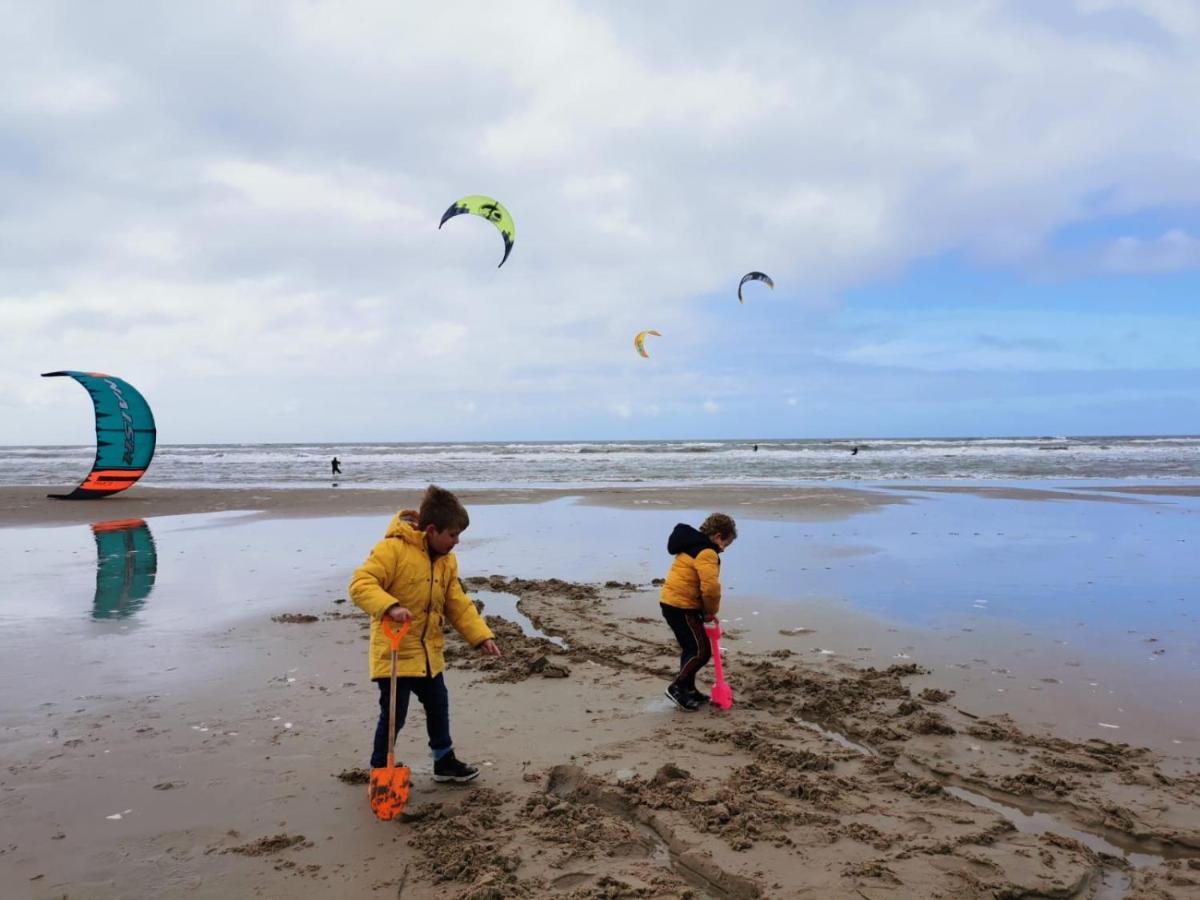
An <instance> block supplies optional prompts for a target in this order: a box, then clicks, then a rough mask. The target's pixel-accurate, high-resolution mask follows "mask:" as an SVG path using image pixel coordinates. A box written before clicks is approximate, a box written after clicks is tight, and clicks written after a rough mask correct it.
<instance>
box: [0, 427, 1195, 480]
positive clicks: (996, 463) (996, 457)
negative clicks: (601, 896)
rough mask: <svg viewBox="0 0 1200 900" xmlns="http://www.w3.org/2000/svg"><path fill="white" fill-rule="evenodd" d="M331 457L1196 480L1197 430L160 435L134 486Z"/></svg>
mask: <svg viewBox="0 0 1200 900" xmlns="http://www.w3.org/2000/svg"><path fill="white" fill-rule="evenodd" d="M755 446H757V448H758V449H757V450H755V449H754V448H755ZM855 447H857V448H858V453H856V454H855V453H853V450H854V448H855ZM94 452H95V451H94V448H93V447H86V446H73V447H20V446H12V447H0V485H23V484H45V485H54V484H63V485H66V484H68V483H70V482H72V481H73V480H75V481H78V480H79V479H80V478H82V476H83V475H84V474H86V473H87V471H88V469H89V466H90V464H91V461H92V458H93V455H94ZM335 455H336V456H337V457H338V459H339V460H340V462H341V467H342V475H341V476H340V477H339V478H338V479H337V480H338V482H339V483H341V484H346V485H353V486H356V487H368V488H414V487H421V486H424V485H426V484H429V483H430V482H436V483H438V484H444V485H446V486H447V487H452V488H453V487H475V488H488V487H501V486H509V485H524V486H528V487H550V486H553V487H559V488H562V487H573V486H578V487H584V486H589V485H590V486H596V485H604V486H609V487H616V486H621V485H637V486H648V485H676V484H689V483H696V482H714V483H729V482H738V483H745V484H795V483H804V482H814V481H816V482H850V483H864V482H866V483H869V482H881V481H910V482H927V481H961V480H975V481H1013V480H1018V481H1047V480H1050V481H1062V480H1072V479H1103V480H1106V481H1138V480H1150V481H1155V482H1161V481H1164V480H1167V481H1170V480H1176V481H1188V480H1194V479H1197V478H1200V437H1195V436H1188V437H1079V438H1076V437H1017V438H1010V437H997V438H887V439H869V440H867V439H864V440H860V441H855V440H770V441H759V442H758V443H757V445H756V444H755V443H754V442H753V441H704V440H689V441H683V440H681V441H569V442H568V441H561V442H554V441H529V442H492V443H432V442H430V443H358V444H354V443H346V444H326V443H297V444H160V445H159V447H158V450H157V452H156V453H155V456H154V460H153V462H152V463H151V465H150V469H149V471H148V472H147V473H146V475H145V476H144V477H143V478H142V481H141V483H142V484H146V485H155V486H160V487H304V486H313V487H318V486H327V485H328V484H329V481H330V466H329V461H330V459H331V458H332V457H333V456H335Z"/></svg>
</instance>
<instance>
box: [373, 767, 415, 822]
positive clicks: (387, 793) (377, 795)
mask: <svg viewBox="0 0 1200 900" xmlns="http://www.w3.org/2000/svg"><path fill="white" fill-rule="evenodd" d="M410 786H411V781H410V779H409V771H408V766H392V767H391V768H386V767H385V768H382V769H372V770H371V783H370V784H369V785H367V795H368V796H369V797H370V798H371V809H372V810H373V811H374V812H375V815H376V817H377V818H379V819H380V820H381V821H383V822H390V821H391V820H392V819H394V818H396V816H398V815H400V813H401V811H403V809H404V804H405V803H407V802H408V789H409V787H410Z"/></svg>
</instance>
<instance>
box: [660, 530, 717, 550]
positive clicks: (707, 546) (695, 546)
mask: <svg viewBox="0 0 1200 900" xmlns="http://www.w3.org/2000/svg"><path fill="white" fill-rule="evenodd" d="M716 549H717V545H716V544H714V543H713V542H712V541H710V540H709V539H708V537H707V536H705V535H703V534H701V533H700V532H699V530H697V529H695V528H693V527H692V526H691V525H687V524H684V523H683V522H680V523H679V524H678V525H676V526H675V530H674V531H672V532H671V536H670V537H669V538H667V552H668V553H670V554H671V555H672V556H678V555H679V554H680V553H686V554H687V555H688V556H691V557H693V558H694V557H695V556H696V554H697V553H699V552H700V551H701V550H716Z"/></svg>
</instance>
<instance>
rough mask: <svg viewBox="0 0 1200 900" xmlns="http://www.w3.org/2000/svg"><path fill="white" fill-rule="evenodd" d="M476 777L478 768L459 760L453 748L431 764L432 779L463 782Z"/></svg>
mask: <svg viewBox="0 0 1200 900" xmlns="http://www.w3.org/2000/svg"><path fill="white" fill-rule="evenodd" d="M478 777H479V770H478V769H477V768H475V766H468V765H467V764H466V763H464V762H459V761H458V758H457V757H456V756H455V755H454V751H453V750H451V751H450V752H449V753H447V754H446V755H445V756H443V757H442V758H441V759H439V760H437V761H436V762H435V763H434V764H433V780H434V781H455V782H458V783H459V784H463V783H465V782H468V781H472V780H474V779H475V778H478Z"/></svg>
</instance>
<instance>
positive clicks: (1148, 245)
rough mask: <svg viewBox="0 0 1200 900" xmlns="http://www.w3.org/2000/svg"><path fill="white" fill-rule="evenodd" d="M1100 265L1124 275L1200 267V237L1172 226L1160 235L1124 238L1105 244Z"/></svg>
mask: <svg viewBox="0 0 1200 900" xmlns="http://www.w3.org/2000/svg"><path fill="white" fill-rule="evenodd" d="M1100 268H1101V269H1102V270H1104V271H1107V272H1118V273H1121V274H1142V273H1147V272H1152V273H1161V272H1183V271H1187V270H1189V269H1193V270H1194V269H1200V238H1195V237H1192V236H1191V235H1190V234H1187V233H1186V232H1184V231H1182V230H1180V229H1178V228H1172V229H1171V230H1169V231H1166V232H1164V233H1163V234H1162V235H1160V236H1159V237H1157V238H1149V239H1146V238H1140V237H1122V238H1118V239H1117V240H1115V241H1112V242H1111V243H1109V244H1108V245H1107V246H1105V247H1104V249H1103V251H1102V253H1101V254H1100Z"/></svg>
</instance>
